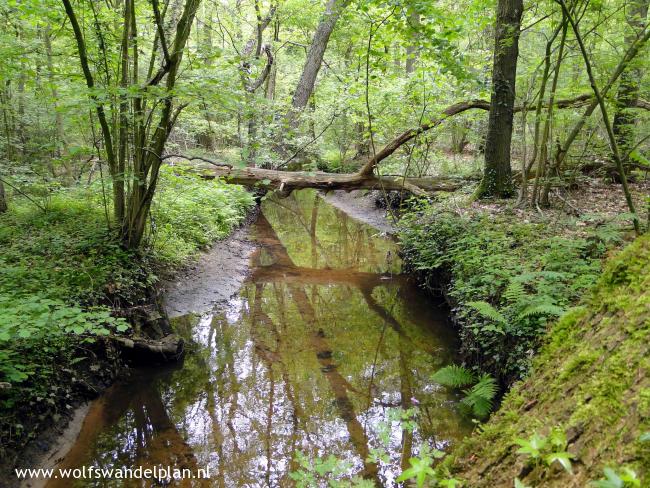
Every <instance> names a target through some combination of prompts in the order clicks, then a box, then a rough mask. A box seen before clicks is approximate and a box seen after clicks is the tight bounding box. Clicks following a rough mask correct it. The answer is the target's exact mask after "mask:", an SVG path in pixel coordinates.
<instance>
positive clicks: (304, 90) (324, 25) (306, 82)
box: [288, 0, 349, 126]
mask: <svg viewBox="0 0 650 488" xmlns="http://www.w3.org/2000/svg"><path fill="white" fill-rule="evenodd" d="M348 3H349V0H328V2H327V6H326V7H325V13H324V14H323V16H322V18H321V20H320V23H319V24H318V27H317V28H316V32H315V33H314V38H313V40H312V42H311V45H310V46H309V52H307V59H306V60H305V65H304V67H303V70H302V74H301V75H300V80H299V81H298V85H297V86H296V91H295V92H294V94H293V99H292V100H291V110H290V112H289V116H288V119H289V121H290V123H291V125H293V126H295V124H296V122H297V115H298V113H299V112H300V111H302V110H303V109H304V108H305V107H306V106H307V104H308V103H309V97H310V96H311V94H312V92H313V91H314V85H315V83H316V77H317V76H318V72H319V71H320V67H321V65H322V64H323V56H324V55H325V49H327V43H328V42H329V39H330V35H331V34H332V31H333V30H334V26H336V22H337V21H338V19H339V16H340V15H341V12H342V11H343V9H345V7H346V6H347V5H348Z"/></svg>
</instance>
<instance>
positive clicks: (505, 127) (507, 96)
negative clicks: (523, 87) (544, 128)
mask: <svg viewBox="0 0 650 488" xmlns="http://www.w3.org/2000/svg"><path fill="white" fill-rule="evenodd" d="M522 11H523V2H522V0H498V5H497V19H496V29H495V42H494V63H493V68H492V95H491V99H490V117H489V119H488V133H487V137H486V140H485V169H484V174H483V180H482V181H481V184H480V186H479V188H478V190H477V192H476V196H477V197H479V198H481V197H498V198H505V197H509V196H511V195H512V193H513V185H512V173H511V169H510V143H511V139H512V123H513V118H514V105H515V79H516V76H517V58H518V55H519V29H520V24H521V14H522Z"/></svg>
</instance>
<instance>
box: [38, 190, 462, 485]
mask: <svg viewBox="0 0 650 488" xmlns="http://www.w3.org/2000/svg"><path fill="white" fill-rule="evenodd" d="M248 233H249V238H250V239H252V240H253V241H254V242H255V250H254V251H253V253H252V256H251V258H250V264H249V272H248V277H247V279H246V281H245V282H244V284H243V286H242V287H241V289H240V290H239V292H238V293H237V294H236V295H235V296H233V297H232V298H231V299H230V300H229V301H228V303H227V306H225V307H223V306H220V307H217V308H216V309H215V310H212V311H211V312H209V313H204V314H201V315H196V314H189V315H184V316H181V317H177V318H175V319H174V320H173V322H174V325H175V327H176V328H177V330H178V331H179V333H180V334H182V335H184V336H185V337H186V340H187V341H188V342H189V344H190V346H189V349H190V352H189V353H188V354H187V355H186V357H185V358H184V360H183V361H182V362H181V363H180V364H176V365H173V366H165V367H157V368H150V369H139V370H136V371H134V373H133V374H132V375H131V377H130V378H129V379H127V380H124V381H122V382H119V383H117V384H115V385H114V386H112V387H111V388H109V389H108V390H107V391H106V392H105V393H104V394H103V395H102V396H100V397H99V398H98V399H97V400H95V401H94V403H93V404H92V405H91V406H90V409H89V411H88V414H87V416H86V419H85V421H84V423H83V426H82V428H81V432H80V434H79V437H78V439H77V441H76V443H75V444H74V445H73V446H72V447H71V450H70V451H69V452H68V454H67V455H66V456H65V458H64V459H63V460H62V461H61V463H60V464H59V467H70V468H74V467H80V466H95V467H100V468H118V467H135V466H144V467H153V466H161V465H162V466H172V467H175V468H188V469H191V470H193V471H196V470H197V469H205V468H209V473H210V479H209V480H206V479H184V480H182V481H172V482H171V484H166V483H162V484H157V483H156V482H153V481H152V480H148V481H145V480H113V481H107V480H98V479H95V480H90V479H86V480H77V481H76V482H75V483H76V485H72V482H71V480H54V479H53V480H51V481H50V482H49V483H48V485H47V486H48V488H58V487H63V486H66V487H67V486H102V487H103V486H129V487H131V486H134V487H135V486H138V487H140V486H142V487H144V486H147V487H149V486H183V487H185V486H188V487H190V486H192V487H194V486H197V487H213V486H214V487H262V486H268V487H284V486H293V484H294V483H295V482H294V480H292V478H291V477H290V476H289V474H290V473H291V472H295V471H296V470H298V469H300V464H299V461H298V457H297V456H296V453H297V452H300V453H302V455H304V456H306V457H307V458H312V459H313V458H315V457H318V456H320V457H327V456H329V455H330V454H333V455H334V456H336V457H338V458H340V459H344V460H346V461H347V462H348V464H347V466H344V467H343V468H342V471H343V474H344V475H346V476H347V475H358V476H362V477H365V478H367V479H371V480H375V482H376V484H377V485H381V486H395V479H396V477H397V476H398V475H399V474H400V472H401V470H402V469H403V468H404V467H407V466H408V459H409V458H410V457H412V456H413V455H415V454H417V452H418V449H419V446H420V445H422V444H423V443H426V444H428V445H429V446H431V447H436V448H438V449H446V448H448V447H449V445H450V444H453V443H456V442H458V441H459V440H460V439H462V438H463V437H464V436H465V435H467V434H468V433H469V431H470V430H471V428H472V427H471V422H469V421H467V419H465V418H464V417H462V416H461V415H460V414H459V412H458V398H457V397H456V396H454V394H452V393H449V392H448V391H447V390H446V389H444V388H441V387H439V386H438V385H436V384H434V383H433V382H432V381H431V380H430V376H431V374H432V373H433V372H435V371H436V370H437V369H438V368H440V367H441V366H444V365H446V364H449V363H451V362H453V360H454V356H455V347H456V339H455V336H454V333H453V331H452V330H451V328H450V326H449V325H448V319H447V315H448V311H447V310H445V308H444V307H442V306H440V307H439V306H438V305H436V304H435V303H434V300H433V299H432V298H431V297H428V296H426V295H424V294H423V292H421V291H420V290H419V289H418V288H417V286H416V285H415V284H414V283H413V281H412V280H409V279H407V276H406V275H404V274H401V265H402V263H401V260H400V258H399V255H398V248H397V245H396V243H395V242H394V241H393V240H392V239H391V238H389V237H386V236H383V235H381V234H380V233H379V232H378V231H377V230H376V229H374V228H372V227H369V226H367V225H364V224H362V223H360V222H358V221H356V220H353V219H352V218H351V217H349V216H348V215H347V214H345V213H343V212H342V211H340V210H338V209H336V208H335V207H333V206H332V205H330V204H328V203H327V202H326V201H325V200H323V199H322V198H321V197H320V196H319V195H318V193H317V192H315V191H312V190H302V191H300V192H293V193H292V195H291V196H290V197H288V198H284V199H277V198H275V197H269V198H267V199H265V200H264V202H263V204H262V211H261V212H260V215H259V217H258V219H257V221H256V222H255V223H253V224H252V225H251V226H250V228H249V230H248ZM413 407H417V410H418V414H417V417H416V422H415V426H414V429H413V430H412V431H411V430H410V429H406V428H404V426H403V425H400V423H399V422H397V421H395V418H396V417H395V416H396V412H398V411H399V410H398V409H403V410H405V411H406V410H409V409H412V408H413ZM382 447H383V448H384V449H386V451H387V453H388V454H387V456H386V457H385V458H384V459H382V460H381V461H380V462H379V463H375V462H373V461H372V460H369V456H370V454H371V453H372V452H373V451H374V450H376V449H379V448H382ZM370 457H372V456H370Z"/></svg>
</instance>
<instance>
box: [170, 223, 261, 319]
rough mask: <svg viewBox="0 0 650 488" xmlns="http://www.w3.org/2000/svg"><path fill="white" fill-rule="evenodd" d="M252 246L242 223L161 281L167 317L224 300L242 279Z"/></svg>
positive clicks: (202, 309) (208, 307)
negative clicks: (181, 268) (186, 265)
mask: <svg viewBox="0 0 650 488" xmlns="http://www.w3.org/2000/svg"><path fill="white" fill-rule="evenodd" d="M254 249H255V244H254V243H253V242H252V241H251V240H250V237H249V234H248V225H245V226H243V227H241V228H239V229H237V230H236V231H235V232H234V233H233V234H231V235H230V236H229V237H228V238H227V239H225V240H223V241H217V242H216V243H214V245H213V246H212V247H211V248H210V250H209V251H207V252H205V253H203V254H201V255H200V257H199V258H198V259H197V260H196V262H194V263H193V264H192V265H191V266H188V267H186V268H185V269H183V270H181V271H179V272H178V273H176V274H175V276H174V278H173V279H172V280H169V281H166V282H165V283H163V285H162V295H163V297H164V298H163V306H164V307H165V311H166V312H167V314H168V315H169V317H170V318H174V317H179V316H182V315H187V314H192V313H193V314H202V313H205V312H207V311H209V310H212V309H213V308H215V306H217V305H219V304H223V303H225V302H227V301H228V299H229V298H230V297H232V296H233V295H234V294H235V293H237V291H238V290H239V289H240V288H241V285H242V283H243V282H244V280H245V279H246V276H247V272H248V261H249V259H250V256H251V254H252V252H253V250H254Z"/></svg>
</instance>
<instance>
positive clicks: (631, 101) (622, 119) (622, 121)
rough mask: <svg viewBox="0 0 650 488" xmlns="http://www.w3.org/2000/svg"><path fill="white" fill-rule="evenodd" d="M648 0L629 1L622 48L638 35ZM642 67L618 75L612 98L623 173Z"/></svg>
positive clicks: (630, 140)
mask: <svg viewBox="0 0 650 488" xmlns="http://www.w3.org/2000/svg"><path fill="white" fill-rule="evenodd" d="M648 3H649V2H648V0H632V1H631V2H630V4H629V9H628V11H627V12H626V13H627V23H628V26H629V31H628V33H627V34H626V35H625V44H626V45H630V44H632V43H633V42H634V40H635V39H636V37H637V34H638V32H640V31H642V30H643V28H644V26H645V23H646V17H647V15H648ZM644 66H645V65H644V64H643V63H635V64H633V65H628V67H627V69H625V70H624V71H623V73H622V74H621V82H620V84H619V85H618V93H617V94H616V113H615V114H614V121H613V130H614V135H615V136H616V142H617V144H618V147H619V148H620V151H621V159H622V161H623V166H624V167H625V169H626V171H627V170H629V168H628V162H629V153H630V152H631V151H632V150H633V148H634V123H635V121H636V117H635V116H634V113H633V112H632V111H631V110H630V108H632V107H634V106H635V103H636V101H637V100H638V98H639V83H640V81H641V79H642V78H643V67H644Z"/></svg>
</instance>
